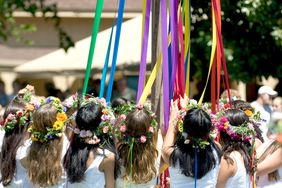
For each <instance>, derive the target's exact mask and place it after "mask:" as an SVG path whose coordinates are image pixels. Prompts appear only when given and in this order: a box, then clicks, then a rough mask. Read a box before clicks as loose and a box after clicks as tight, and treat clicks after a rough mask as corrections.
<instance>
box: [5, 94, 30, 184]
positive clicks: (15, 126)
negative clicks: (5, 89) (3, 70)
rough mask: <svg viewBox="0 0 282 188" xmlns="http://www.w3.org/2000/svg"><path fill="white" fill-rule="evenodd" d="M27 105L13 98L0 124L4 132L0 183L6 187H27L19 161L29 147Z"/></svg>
mask: <svg viewBox="0 0 282 188" xmlns="http://www.w3.org/2000/svg"><path fill="white" fill-rule="evenodd" d="M26 104H27V103H26V102H25V101H23V100H22V99H21V98H19V97H17V96H16V97H15V98H14V99H13V100H12V101H11V102H10V103H9V105H8V106H7V108H6V110H5V113H4V121H3V122H2V123H1V126H2V128H3V130H4V131H5V135H4V139H3V145H2V148H1V155H0V169H1V180H0V181H1V183H2V184H3V185H4V186H8V187H22V186H24V185H27V183H26V182H24V180H25V179H26V178H25V177H26V172H25V169H24V168H23V166H22V165H21V162H20V160H21V159H23V158H24V157H25V156H26V151H27V148H28V147H29V146H30V143H31V142H30V140H28V138H29V134H28V132H27V128H28V125H29V122H30V113H31V111H30V110H33V109H27V108H26V106H28V105H26Z"/></svg>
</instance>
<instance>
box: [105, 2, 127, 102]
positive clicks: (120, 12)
mask: <svg viewBox="0 0 282 188" xmlns="http://www.w3.org/2000/svg"><path fill="white" fill-rule="evenodd" d="M124 3H125V0H120V1H119V7H118V18H117V29H116V37H115V44H114V52H113V59H112V67H111V73H110V79H109V84H108V88H107V97H106V101H107V102H109V101H110V100H111V96H112V89H113V83H114V75H115V71H116V62H117V55H118V47H119V39H120V31H121V25H122V17H123V11H124Z"/></svg>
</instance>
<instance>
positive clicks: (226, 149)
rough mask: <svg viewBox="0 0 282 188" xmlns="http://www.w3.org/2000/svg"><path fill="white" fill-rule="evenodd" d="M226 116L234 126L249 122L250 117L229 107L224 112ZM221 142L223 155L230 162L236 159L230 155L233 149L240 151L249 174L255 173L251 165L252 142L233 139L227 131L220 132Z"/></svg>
mask: <svg viewBox="0 0 282 188" xmlns="http://www.w3.org/2000/svg"><path fill="white" fill-rule="evenodd" d="M224 116H225V117H226V118H227V119H228V121H229V123H230V124H231V125H232V126H241V125H243V124H244V123H246V122H249V117H248V116H247V115H246V114H245V113H244V112H243V111H242V110H238V109H228V110H226V111H225V112H224ZM220 143H221V144H222V146H223V149H222V152H223V157H224V159H225V160H226V161H227V163H229V164H233V163H234V161H233V159H232V158H231V157H230V154H231V153H232V152H233V151H238V152H239V153H240V154H241V156H242V157H243V160H244V165H245V168H246V171H247V173H248V174H251V173H253V169H252V167H251V154H250V152H251V143H249V142H244V141H242V140H233V139H231V137H230V136H229V135H228V134H226V133H225V132H220Z"/></svg>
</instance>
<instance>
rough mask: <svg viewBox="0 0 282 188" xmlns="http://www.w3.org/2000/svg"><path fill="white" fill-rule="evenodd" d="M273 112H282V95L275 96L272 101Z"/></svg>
mask: <svg viewBox="0 0 282 188" xmlns="http://www.w3.org/2000/svg"><path fill="white" fill-rule="evenodd" d="M272 109H273V112H282V97H275V98H274V99H273V102H272Z"/></svg>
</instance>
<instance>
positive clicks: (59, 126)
mask: <svg viewBox="0 0 282 188" xmlns="http://www.w3.org/2000/svg"><path fill="white" fill-rule="evenodd" d="M44 104H52V106H54V107H55V108H56V109H57V115H56V121H55V122H54V124H53V125H52V127H47V128H46V129H47V132H44V131H39V130H34V129H33V127H32V126H30V127H29V129H28V131H29V132H30V133H31V140H32V141H36V142H41V143H43V142H48V141H49V140H52V139H54V138H57V137H61V136H62V130H63V126H64V123H65V121H66V120H67V118H68V117H67V115H66V114H65V111H66V109H65V108H64V107H63V105H62V103H61V101H60V99H59V98H56V97H52V96H51V97H48V98H46V99H42V100H41V104H40V106H42V105H44Z"/></svg>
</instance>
